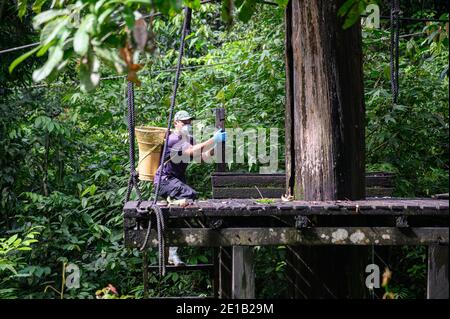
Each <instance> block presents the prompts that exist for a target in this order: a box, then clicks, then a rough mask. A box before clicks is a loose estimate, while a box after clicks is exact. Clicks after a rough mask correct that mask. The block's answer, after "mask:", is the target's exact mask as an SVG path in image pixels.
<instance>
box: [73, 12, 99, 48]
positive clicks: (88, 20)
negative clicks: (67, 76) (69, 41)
mask: <svg viewBox="0 0 450 319" xmlns="http://www.w3.org/2000/svg"><path fill="white" fill-rule="evenodd" d="M95 23H96V16H95V15H93V14H89V15H87V16H86V17H85V18H84V19H83V21H82V22H81V24H80V27H79V28H78V30H77V32H76V33H75V36H74V38H73V49H74V51H75V52H76V53H78V54H79V55H85V54H86V53H87V51H88V49H89V34H93V33H95V31H94V27H95Z"/></svg>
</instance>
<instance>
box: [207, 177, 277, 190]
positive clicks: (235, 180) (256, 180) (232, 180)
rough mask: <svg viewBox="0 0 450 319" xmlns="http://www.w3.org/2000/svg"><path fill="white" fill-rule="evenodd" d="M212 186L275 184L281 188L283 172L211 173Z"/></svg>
mask: <svg viewBox="0 0 450 319" xmlns="http://www.w3.org/2000/svg"><path fill="white" fill-rule="evenodd" d="M211 182H212V186H213V187H232V186H235V187H236V186H237V187H254V186H258V187H270V186H276V187H279V188H283V189H284V186H285V175H284V174H267V175H266V174H257V175H253V174H252V175H249V174H242V175H215V174H213V175H211Z"/></svg>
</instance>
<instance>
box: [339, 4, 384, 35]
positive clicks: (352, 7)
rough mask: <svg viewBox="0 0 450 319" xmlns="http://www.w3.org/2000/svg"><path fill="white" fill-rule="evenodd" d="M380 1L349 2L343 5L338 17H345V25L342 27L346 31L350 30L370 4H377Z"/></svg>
mask: <svg viewBox="0 0 450 319" xmlns="http://www.w3.org/2000/svg"><path fill="white" fill-rule="evenodd" d="M377 3H378V0H347V1H345V2H344V4H342V6H341V7H340V8H339V10H338V15H339V16H340V17H344V18H345V20H344V24H343V25H342V27H343V28H344V29H348V28H350V27H351V26H352V25H354V24H355V23H356V22H357V21H359V18H360V17H361V14H362V13H364V12H365V10H366V7H367V6H368V5H370V4H377Z"/></svg>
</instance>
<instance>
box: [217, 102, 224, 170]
mask: <svg viewBox="0 0 450 319" xmlns="http://www.w3.org/2000/svg"><path fill="white" fill-rule="evenodd" d="M215 111H216V125H215V126H216V128H217V129H222V130H224V131H225V109H224V108H216V109H215ZM215 154H216V159H217V167H216V171H217V172H225V169H226V163H225V143H223V142H222V143H220V144H217V147H216V149H215Z"/></svg>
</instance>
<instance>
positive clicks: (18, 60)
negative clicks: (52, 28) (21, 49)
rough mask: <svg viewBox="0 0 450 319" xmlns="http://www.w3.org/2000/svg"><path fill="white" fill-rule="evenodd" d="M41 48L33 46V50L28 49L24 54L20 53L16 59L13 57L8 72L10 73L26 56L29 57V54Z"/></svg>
mask: <svg viewBox="0 0 450 319" xmlns="http://www.w3.org/2000/svg"><path fill="white" fill-rule="evenodd" d="M40 48H41V46H40V45H39V46H37V47H35V48H34V49H33V50H31V51H28V52H27V53H25V54H22V55H21V56H19V57H18V58H17V59H15V60H14V61H13V62H12V63H11V65H10V66H9V73H12V71H13V70H14V69H15V68H16V66H17V65H19V64H20V63H21V62H22V61H24V60H25V59H26V58H28V57H30V56H31V55H33V54H34V53H35V52H36V51H38V50H39V49H40Z"/></svg>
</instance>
